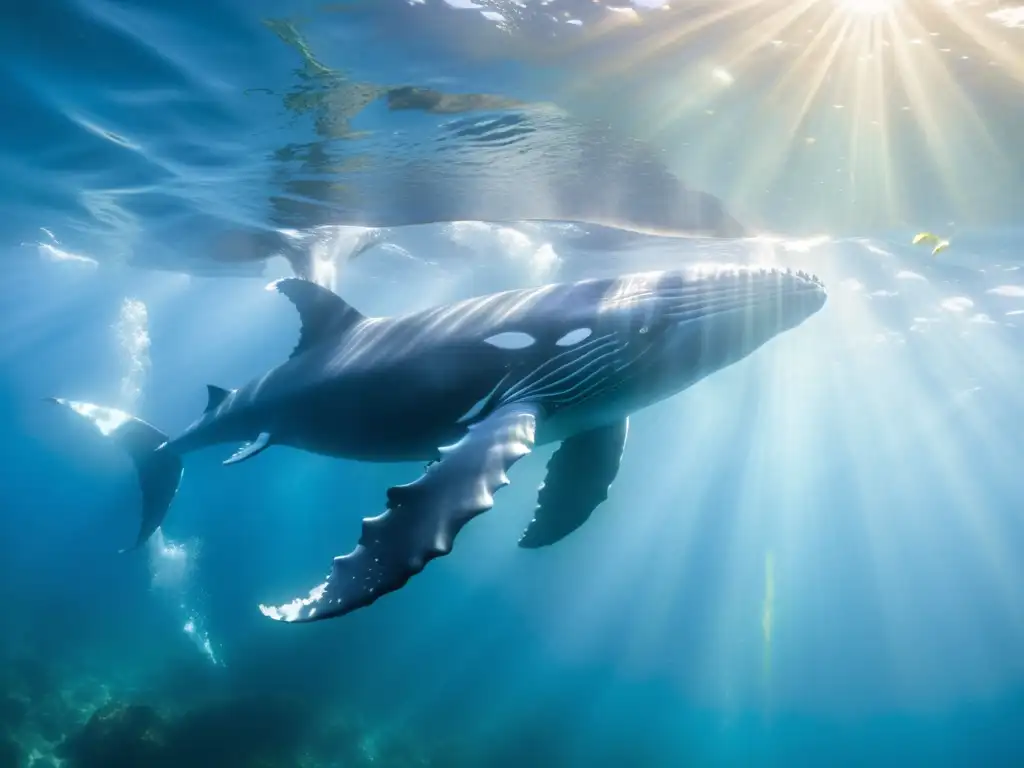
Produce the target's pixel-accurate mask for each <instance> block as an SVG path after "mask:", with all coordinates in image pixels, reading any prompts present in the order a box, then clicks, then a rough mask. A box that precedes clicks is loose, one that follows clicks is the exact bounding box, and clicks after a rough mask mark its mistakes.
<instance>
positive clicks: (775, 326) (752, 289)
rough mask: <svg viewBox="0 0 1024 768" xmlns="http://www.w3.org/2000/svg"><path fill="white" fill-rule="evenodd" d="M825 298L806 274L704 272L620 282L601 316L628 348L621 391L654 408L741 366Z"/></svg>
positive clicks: (712, 269) (702, 269)
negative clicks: (731, 367) (726, 369)
mask: <svg viewBox="0 0 1024 768" xmlns="http://www.w3.org/2000/svg"><path fill="white" fill-rule="evenodd" d="M825 300H826V292H825V287H824V285H823V284H822V282H821V281H820V280H819V279H818V278H817V277H815V276H813V275H810V274H808V273H806V272H799V271H792V270H786V269H776V268H757V267H721V266H714V267H713V266H706V267H704V266H702V267H694V268H690V269H685V270H673V271H666V272H654V273H648V274H640V275H631V276H626V277H622V278H619V279H618V280H616V281H615V282H614V283H613V284H612V285H611V287H610V289H609V290H608V292H607V293H606V294H605V296H604V299H603V301H602V307H601V312H602V313H609V315H610V316H611V317H614V324H615V325H616V326H617V328H618V333H617V335H618V336H619V338H620V340H622V341H625V342H627V348H628V349H630V350H631V353H630V354H629V355H628V356H629V357H630V358H631V361H630V364H629V366H628V368H629V371H628V373H626V378H627V379H628V380H629V383H626V382H624V384H625V386H626V388H627V389H630V390H633V393H632V394H633V395H634V396H635V397H636V398H638V399H640V400H644V401H648V402H652V401H654V400H659V399H662V398H664V397H667V396H669V395H671V394H673V393H675V392H678V391H679V390H681V389H684V388H686V387H688V386H690V385H691V384H693V383H695V382H697V381H699V380H700V379H702V378H704V377H705V376H707V375H709V374H711V373H714V372H715V371H717V370H720V369H721V368H724V367H726V366H728V365H731V364H732V363H735V362H737V361H738V360H741V359H742V358H744V357H746V356H747V355H749V354H750V353H752V352H754V351H755V350H756V349H758V348H759V347H761V346H762V345H763V344H765V342H767V341H769V340H770V339H772V338H773V337H775V336H778V335H779V334H780V333H783V332H784V331H787V330H789V329H791V328H794V327H796V326H798V325H800V324H801V323H802V322H803V321H804V320H806V319H807V318H809V317H811V316H812V315H813V314H815V313H816V312H817V311H818V310H820V309H821V308H822V307H823V306H824V305H825ZM611 317H609V319H611Z"/></svg>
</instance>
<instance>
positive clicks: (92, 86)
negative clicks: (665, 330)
mask: <svg viewBox="0 0 1024 768" xmlns="http://www.w3.org/2000/svg"><path fill="white" fill-rule="evenodd" d="M479 5H480V6H481V8H464V9H454V8H450V7H449V6H448V5H447V4H445V3H443V2H428V3H407V2H404V1H403V2H397V1H396V2H387V1H386V0H375V2H343V3H336V4H333V5H331V6H329V7H328V6H323V5H317V4H305V3H292V4H287V5H284V6H282V5H281V4H271V3H260V2H255V3H240V2H223V3H214V2H207V3H203V4H197V3H184V4H182V3H178V4H169V3H146V4H142V3H136V4H130V3H114V2H96V1H95V0H89V1H88V2H56V1H55V0H47V2H43V3H37V4H34V5H26V6H25V7H19V8H18V9H17V11H13V10H12V11H10V12H8V13H6V14H4V17H3V20H2V21H0V35H2V41H3V44H4V55H3V57H2V59H0V61H2V67H0V77H2V78H3V80H4V82H5V87H4V88H3V89H0V94H2V96H0V100H2V101H3V114H4V115H5V119H4V121H3V122H2V124H0V137H2V142H0V167H2V168H3V171H4V172H3V183H2V184H0V195H2V201H3V208H4V210H5V212H6V213H7V215H6V217H5V226H4V227H3V228H2V230H0V231H2V233H3V239H2V242H3V243H4V256H5V259H4V264H5V268H6V275H5V277H6V288H7V289H6V290H5V291H4V293H3V295H2V297H0V317H2V318H3V327H4V333H3V334H2V335H0V372H2V376H0V417H2V418H3V421H4V423H5V424H6V429H4V430H3V435H2V437H0V466H2V467H3V472H2V473H0V599H2V604H3V620H2V628H3V632H2V633H0V682H2V685H0V766H2V767H3V768H6V766H8V765H10V766H34V767H35V768H51V766H57V765H64V766H68V768H81V767H85V766H87V767H89V768H93V767H94V766H95V767H99V766H103V767H104V768H119V767H120V766H146V767H148V766H157V767H162V766H171V765H173V766H178V765H192V766H196V767H197V768H198V767H199V766H218V767H220V766H227V767H229V768H230V767H233V766H246V767H248V766H253V767H255V766H260V767H261V768H266V767H267V766H310V767H312V766H363V765H367V766H368V765H382V766H388V767H390V766H406V765H431V766H453V767H456V766H458V767H461V766H688V765H786V766H789V765H809V766H816V765H890V764H892V765H900V766H906V765H1016V764H1020V761H1022V760H1024V754H1022V752H1024V750H1022V748H1021V746H1020V739H1019V737H1018V734H1019V733H1020V729H1021V725H1022V724H1024V657H1022V655H1021V650H1020V649H1021V647H1024V646H1022V640H1024V588H1022V587H1021V584H1022V583H1024V582H1022V576H1024V558H1021V556H1020V555H1019V551H1020V545H1021V544H1022V543H1024V522H1022V518H1021V513H1020V510H1021V508H1022V502H1024V488H1022V485H1021V480H1020V473H1019V467H1020V466H1021V459H1022V458H1024V457H1022V449H1021V443H1020V425H1021V423H1022V421H1021V419H1022V416H1024V412H1022V409H1021V400H1020V394H1019V389H1020V382H1021V381H1022V380H1024V377H1022V373H1024V370H1022V369H1024V363H1022V359H1021V355H1020V349H1021V343H1022V339H1021V318H1022V317H1024V278H1022V277H1021V273H1020V258H1019V254H1018V252H1017V251H1018V237H1019V236H1018V234H1017V232H1018V228H1019V224H1018V219H1019V212H1020V207H1019V203H1018V201H1019V200H1020V190H1021V182H1022V181H1024V178H1022V171H1024V168H1022V160H1021V158H1022V154H1021V153H1020V151H1019V148H1018V147H1017V143H1018V142H1017V140H1016V138H1015V137H1016V127H1015V126H1017V125H1019V124H1020V119H1021V117H1024V116H1022V115H1020V114H1019V113H1020V111H1021V106H1020V105H1021V104H1024V101H1021V100H1020V99H1019V92H1020V85H1019V84H1020V82H1021V78H1020V75H1021V73H1022V72H1024V49H1022V42H1021V38H1020V35H1021V30H1020V28H1019V27H1018V26H1015V24H1019V20H1018V16H1019V13H1018V16H1014V15H1013V13H1014V9H1013V8H1012V7H1010V6H1007V5H1006V4H1005V3H1004V4H1001V5H1000V4H997V3H992V4H991V5H986V4H984V3H971V4H968V3H952V4H941V3H931V2H926V1H925V0H913V1H911V0H904V2H902V3H899V4H896V5H893V6H892V7H890V8H888V9H884V8H883V9H881V10H879V11H878V12H877V13H875V14H870V13H866V12H863V11H864V9H863V7H862V8H861V12H856V13H854V12H851V10H850V8H848V7H846V6H845V5H841V4H840V3H838V2H835V3H833V2H830V0H819V2H816V3H810V2H808V3H805V5H806V7H804V6H802V5H801V6H799V7H798V5H792V4H788V3H782V2H746V3H740V2H728V3H723V4H721V5H718V6H715V5H714V4H700V3H687V4H678V5H679V7H678V8H676V9H674V10H662V9H661V8H660V7H658V8H650V9H646V8H638V9H635V10H631V11H630V10H621V9H620V10H609V9H608V8H605V7H603V6H602V5H601V4H597V3H592V2H589V0H588V2H586V3H573V2H566V1H564V0H555V2H551V3H530V2H525V3H524V4H523V5H521V6H517V5H510V4H508V3H491V2H483V0H481V2H480V3H479ZM659 5H660V4H659ZM623 7H625V4H623ZM481 10H484V11H488V12H489V13H498V14H499V16H492V17H491V18H488V17H485V16H484V15H483V14H482V13H481ZM570 22H579V23H570ZM924 230H928V231H933V232H935V233H936V234H937V235H938V236H939V237H941V238H942V239H946V240H948V241H949V247H948V248H946V249H945V250H942V251H940V252H939V253H937V254H935V255H933V254H932V247H931V245H918V246H914V245H912V244H911V240H912V238H913V237H914V235H915V234H916V233H918V232H920V231H924ZM709 261H710V262H716V263H740V264H764V265H780V266H787V267H791V268H794V269H804V270H807V271H810V272H813V273H814V274H816V275H818V276H819V277H820V278H821V279H822V280H823V281H824V283H825V284H826V286H827V287H828V290H829V300H828V304H827V305H826V307H825V309H824V310H823V311H822V312H820V313H819V314H818V315H816V316H814V317H813V318H811V319H810V320H808V321H807V322H806V323H805V324H803V325H802V326H800V327H799V328H796V329H793V330H792V331H789V332H787V333H785V334H783V335H781V336H780V337H779V338H777V339H775V340H773V341H772V342H770V343H769V344H768V345H766V346H765V347H764V349H761V350H759V351H758V352H757V353H755V354H754V355H752V356H751V357H749V358H747V359H746V360H743V361H741V362H740V363H737V364H736V365H734V366H732V367H730V368H728V369H726V370H723V371H721V372H719V373H717V374H715V375H713V376H711V377H709V378H708V379H707V380H705V381H703V382H701V383H700V384H698V385H697V386H695V387H693V388H691V389H689V390H687V391H686V392H684V393H682V394H680V395H678V396H676V397H674V398H671V399H669V400H667V401H665V402H663V403H661V404H658V405H656V406H653V407H651V408H649V409H647V410H645V411H642V412H641V413H639V414H637V415H635V416H634V417H633V418H632V420H631V426H630V435H629V442H628V445H627V449H626V451H625V454H624V456H623V462H622V467H621V471H620V474H619V476H618V478H617V479H616V481H615V483H614V484H613V486H612V489H611V493H610V496H609V499H608V501H607V502H606V503H605V504H604V505H602V506H601V507H600V508H599V509H598V511H597V512H595V514H594V516H593V518H592V519H591V520H590V521H589V522H588V523H587V524H586V526H584V527H583V528H581V530H579V531H577V532H576V533H574V534H573V535H572V536H570V537H568V538H566V539H565V540H564V541H562V542H560V543H559V544H558V545H556V546H553V547H551V548H548V549H545V550H540V551H524V550H521V549H519V548H517V547H516V540H517V539H518V537H519V534H520V532H521V531H522V528H523V526H524V525H525V524H526V523H527V522H528V521H529V519H530V515H531V511H532V509H533V506H534V503H535V496H536V489H537V486H538V485H539V484H540V482H541V480H542V479H543V472H544V466H545V464H546V462H547V459H548V458H549V456H550V454H551V452H552V448H551V447H544V448H538V449H537V450H535V451H534V454H533V455H531V456H529V457H527V458H525V459H524V460H523V461H522V462H520V464H518V465H517V466H516V468H515V469H514V470H513V471H512V472H511V473H510V478H511V480H512V484H511V485H510V487H508V488H507V489H505V490H503V491H502V492H501V493H500V494H498V495H497V496H496V504H495V508H494V509H493V510H492V511H490V512H488V513H487V514H486V515H483V516H482V517H481V518H479V519H478V520H476V521H474V522H473V523H472V524H470V525H469V526H468V527H467V528H466V530H465V531H464V532H463V533H462V534H461V535H460V537H459V540H458V544H457V546H456V547H455V549H454V551H453V552H452V554H451V555H450V556H448V557H446V558H444V559H442V560H439V561H437V562H436V563H433V564H432V565H430V567H429V568H428V569H427V570H426V571H425V572H424V573H423V574H421V575H419V576H417V577H416V578H415V579H413V580H412V581H410V583H409V584H408V585H407V586H406V587H405V588H403V589H402V590H400V591H398V592H396V593H395V594H394V595H390V596H388V597H387V598H386V599H382V600H381V601H380V602H378V603H375V604H374V605H372V606H370V607H369V608H367V609H364V610H360V611H357V612H355V613H353V614H352V615H349V616H345V617H341V618H338V619H334V620H329V621H325V622H321V623H317V624H309V625H291V626H290V625H282V624H278V623H274V622H270V621H268V620H267V619H266V618H264V617H263V616H262V615H261V614H260V612H259V610H258V609H257V606H258V605H259V604H260V603H265V602H268V601H269V602H280V601H284V600H287V599H289V598H290V597H292V596H294V595H295V594H298V592H299V591H300V590H302V589H308V587H309V586H310V585H311V584H313V583H315V580H316V579H318V578H319V577H321V576H322V573H323V569H324V567H325V566H326V565H327V563H328V560H329V558H331V557H332V556H334V555H338V554H342V553H344V552H346V551H348V550H349V549H350V547H351V545H352V544H353V543H354V542H355V541H356V540H357V538H358V536H359V526H360V520H361V519H362V518H363V517H366V516H370V515H376V514H379V513H380V512H381V511H382V509H383V506H382V505H383V502H384V490H385V489H386V488H387V487H389V486H392V485H395V484H398V483H405V482H409V481H411V480H413V479H415V478H416V477H417V476H418V475H419V474H420V472H421V471H422V466H421V465H418V464H397V465H386V464H385V465H380V464H360V463H356V462H349V461H338V460H331V459H328V458H324V457H320V456H315V455H311V454H307V453H301V452H298V451H294V450H290V449H287V448H282V447H273V448H271V449H269V450H268V451H267V452H266V453H264V454H263V455H261V456H259V457H257V458H255V459H253V460H251V461H247V462H244V463H242V464H240V465H238V466H232V467H227V468H225V467H222V466H221V465H220V462H221V461H223V460H224V459H226V458H227V457H228V456H229V455H230V454H231V453H232V452H233V451H234V448H233V447H230V446H222V447H221V448H213V449H209V450H205V451H202V452H200V453H198V454H195V455H191V456H189V457H187V459H186V471H185V476H184V481H183V484H182V488H181V491H180V493H179V495H178V497H177V499H176V500H175V503H174V506H173V508H172V510H171V513H170V515H169V516H168V518H167V521H166V524H165V525H164V527H163V529H162V531H161V532H160V534H159V535H158V536H157V537H155V539H154V540H153V541H152V542H151V543H150V544H149V545H148V546H147V547H145V548H144V549H143V550H141V551H138V552H134V553H129V554H124V555H118V554H117V551H118V550H119V549H121V548H122V547H124V546H126V545H127V544H128V543H130V541H131V540H132V539H133V537H134V536H135V532H136V529H137V524H138V511H137V510H138V505H139V498H138V490H137V487H136V483H135V479H134V477H133V473H132V471H131V468H130V465H129V463H128V462H127V461H126V459H125V458H124V456H123V455H122V454H121V453H119V452H118V451H117V450H116V449H115V448H113V447H111V446H110V445H108V444H107V443H105V442H104V441H103V440H102V439H101V438H99V437H97V436H96V434H95V433H94V432H93V431H91V430H90V428H89V427H88V425H86V424H79V423H76V422H74V421H72V419H70V418H69V417H67V416H66V414H62V413H59V412H56V411H55V410H54V409H53V407H52V406H50V405H47V404H45V403H42V402H41V400H42V398H44V397H46V396H50V395H58V396H63V397H69V398H74V399H77V400H85V401H91V402H97V403H104V404H109V405H112V406H116V407H119V408H123V409H125V410H128V411H131V412H133V413H137V414H139V415H140V416H142V417H143V418H145V419H147V420H148V421H150V422H152V423H153V424H155V425H157V426H159V427H160V428H161V429H163V430H166V431H168V432H170V433H172V434H174V433H177V432H178V431H180V430H181V429H183V428H184V427H186V426H187V425H188V424H189V423H190V422H192V421H193V420H194V419H195V418H196V417H197V416H198V414H199V413H201V411H202V409H203V408H204V407H205V404H206V390H205V385H206V384H215V385H218V386H224V387H237V386H240V385H242V384H243V383H245V382H246V381H248V380H249V379H250V378H252V377H253V376H256V375H259V374H260V373H262V372H263V371H265V370H266V369H268V368H270V367H272V366H274V365H277V364H278V363H280V362H281V361H282V360H283V359H285V358H286V356H287V355H288V354H289V353H290V351H291V350H292V348H293V347H294V345H295V341H296V336H297V333H298V329H299V322H298V318H297V317H296V313H295V311H294V309H293V307H292V306H291V305H290V304H289V303H288V302H287V301H285V300H284V299H283V298H282V297H280V296H278V295H276V294H274V293H268V292H266V291H264V290H263V287H264V286H265V285H266V284H267V283H268V282H269V281H270V280H272V279H275V278H278V277H282V276H287V275H291V274H294V273H296V272H298V273H300V274H302V275H304V276H307V277H309V278H311V279H313V280H316V281H317V282H319V283H321V284H322V285H325V286H327V287H330V288H332V289H333V290H335V291H337V292H338V293H339V294H341V295H342V296H344V297H346V298H347V299H348V300H349V301H351V302H352V303H353V304H354V305H356V306H357V307H358V308H359V309H360V310H361V311H363V312H364V313H367V314H370V315H381V316H383V315H393V314H398V313H402V312H407V311H412V310H415V309H421V308H426V307H429V306H433V305H436V304H439V303H442V302H446V301H450V300H454V299H457V298H464V297H470V296H477V295H481V294H485V293H488V292H492V291H498V290H503V289H506V288H512V287H522V286H534V285H541V284H545V283H549V282H554V281H570V280H577V279H583V278H586V277H595V276H605V275H616V274H621V273H625V272H634V271H643V270H652V269H667V268H672V267H677V266H680V265H683V264H696V263H701V262H709Z"/></svg>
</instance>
